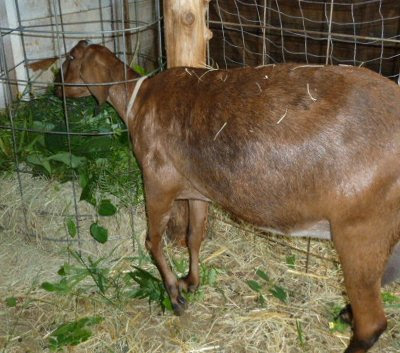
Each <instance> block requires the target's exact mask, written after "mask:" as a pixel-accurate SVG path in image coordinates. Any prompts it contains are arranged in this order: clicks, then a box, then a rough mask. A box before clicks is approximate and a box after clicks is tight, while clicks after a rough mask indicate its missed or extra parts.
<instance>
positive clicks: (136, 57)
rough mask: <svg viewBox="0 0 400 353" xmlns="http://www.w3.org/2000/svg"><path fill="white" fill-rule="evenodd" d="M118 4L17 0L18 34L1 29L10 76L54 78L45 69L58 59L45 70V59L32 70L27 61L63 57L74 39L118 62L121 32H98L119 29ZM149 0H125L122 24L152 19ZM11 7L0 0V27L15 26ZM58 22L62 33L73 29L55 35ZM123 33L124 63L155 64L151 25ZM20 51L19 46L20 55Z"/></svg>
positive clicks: (11, 0)
mask: <svg viewBox="0 0 400 353" xmlns="http://www.w3.org/2000/svg"><path fill="white" fill-rule="evenodd" d="M59 3H61V6H62V8H61V13H62V17H61V18H60V16H59V14H60V10H59V8H58V4H59ZM122 4H123V1H122V0H121V1H109V0H63V1H60V2H59V1H57V0H56V1H54V0H18V1H17V6H18V8H19V13H20V18H21V25H22V26H24V27H25V30H24V34H23V37H22V36H21V35H20V33H19V32H13V33H10V34H8V33H7V32H6V31H5V30H2V38H3V45H4V46H6V47H8V50H6V53H7V57H6V60H5V61H6V63H7V67H8V69H11V68H13V67H15V66H17V67H16V68H15V69H13V70H11V72H10V75H11V78H18V79H20V80H26V79H29V80H33V81H35V82H51V81H52V80H53V78H54V74H53V72H52V70H51V69H52V68H53V69H54V68H55V67H57V66H59V61H56V62H55V63H54V65H52V66H51V67H50V68H46V65H47V62H45V63H44V67H42V68H40V69H37V67H36V68H35V71H34V70H32V68H31V67H30V65H31V64H32V63H34V62H37V61H38V60H43V59H46V58H54V57H59V56H60V55H64V54H65V51H68V50H69V49H70V48H72V47H73V46H74V45H75V44H76V42H77V41H78V40H80V39H90V40H91V41H92V42H94V43H103V44H105V45H106V46H108V47H109V48H110V49H111V50H112V51H115V52H116V53H117V54H118V55H119V56H120V58H121V59H122V60H124V58H125V56H124V55H122V53H123V51H124V40H123V37H122V33H117V34H112V33H105V34H104V35H101V34H100V33H101V31H102V30H103V31H111V30H116V29H120V30H122V29H123V28H124V26H123V22H122ZM154 4H155V1H154V0H130V1H129V16H128V17H129V21H130V22H129V24H127V25H126V27H130V28H134V27H137V26H140V25H144V24H146V23H150V22H153V21H154V20H155V6H154ZM17 6H16V4H15V0H3V1H1V4H0V21H1V25H0V27H2V28H8V27H10V28H16V27H18V25H19V22H18V17H17ZM54 6H56V8H55V7H54ZM56 13H57V16H56ZM101 19H102V22H101V21H100V20H101ZM126 19H127V18H126V17H125V20H126ZM61 21H62V22H63V24H64V31H67V32H75V33H70V34H68V33H67V34H65V36H64V37H62V35H57V33H56V31H57V29H58V30H59V31H61V30H62V27H61ZM34 30H36V31H38V30H39V31H43V32H47V33H37V32H33V31H34ZM79 32H82V33H79ZM126 36H127V37H128V40H129V41H130V43H131V45H130V46H129V45H128V47H131V48H132V51H133V52H134V53H130V55H128V56H127V60H129V63H131V62H133V63H138V64H140V65H141V66H145V67H146V68H147V69H154V67H155V66H156V65H157V64H158V63H157V60H156V54H157V51H156V48H157V43H156V40H157V33H156V26H153V27H152V28H151V29H149V30H145V31H143V32H140V33H139V34H129V33H127V34H126ZM125 44H126V42H125ZM23 49H25V55H24V50H23ZM0 50H1V47H0ZM128 54H129V53H128ZM49 63H51V62H49ZM3 64H4V63H3ZM47 66H48V65H47ZM27 68H28V70H27ZM39 86H40V84H38V85H36V86H35V89H36V90H39V91H40V87H39ZM42 86H43V87H45V86H44V85H42ZM24 88H25V85H24V84H20V85H19V87H18V91H19V92H20V93H22V92H23V91H24ZM14 93H15V92H14ZM4 105H5V103H4V87H3V86H2V85H0V108H1V107H4Z"/></svg>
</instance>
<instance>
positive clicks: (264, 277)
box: [256, 269, 269, 282]
mask: <svg viewBox="0 0 400 353" xmlns="http://www.w3.org/2000/svg"><path fill="white" fill-rule="evenodd" d="M256 275H257V276H258V277H260V278H262V279H263V280H264V281H266V282H269V276H268V274H267V273H265V272H264V271H262V270H260V269H258V270H257V271H256Z"/></svg>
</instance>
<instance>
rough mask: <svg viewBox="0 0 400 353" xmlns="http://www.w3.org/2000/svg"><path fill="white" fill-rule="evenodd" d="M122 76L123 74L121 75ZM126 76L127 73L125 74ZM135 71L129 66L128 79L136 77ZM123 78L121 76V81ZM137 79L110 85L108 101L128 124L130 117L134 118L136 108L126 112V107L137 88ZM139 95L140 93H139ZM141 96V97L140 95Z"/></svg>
mask: <svg viewBox="0 0 400 353" xmlns="http://www.w3.org/2000/svg"><path fill="white" fill-rule="evenodd" d="M121 76H122V75H121ZM123 76H125V75H123ZM135 76H136V75H135V73H134V72H133V71H132V69H130V68H127V78H128V80H131V79H134V78H135ZM122 80H123V78H121V81H122ZM135 84H136V81H134V82H128V83H126V84H125V83H120V84H116V85H113V86H111V87H110V91H109V96H108V99H107V101H108V102H109V103H110V104H111V105H112V106H113V107H114V108H115V110H116V111H117V112H118V114H119V116H120V117H121V119H122V120H123V121H124V122H125V124H126V125H128V118H130V119H132V116H133V115H134V108H133V109H132V111H131V112H129V113H128V114H126V108H127V106H128V102H129V99H130V98H131V95H132V92H133V90H134V89H135ZM138 96H139V95H138ZM138 98H139V97H138Z"/></svg>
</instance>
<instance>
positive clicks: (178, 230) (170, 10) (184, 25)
mask: <svg viewBox="0 0 400 353" xmlns="http://www.w3.org/2000/svg"><path fill="white" fill-rule="evenodd" d="M209 1H210V0H164V33H165V46H166V51H167V66H168V67H174V66H190V67H204V66H206V49H207V42H208V40H210V39H211V38H212V32H211V31H210V30H209V29H208V27H207V26H206V12H207V10H208V3H209ZM188 206H189V203H188V201H183V200H181V201H175V202H174V206H173V208H172V212H171V217H170V220H169V222H168V226H167V236H168V238H169V239H170V240H171V241H173V242H175V243H177V244H180V245H185V244H186V233H187V231H188V229H189V207H188Z"/></svg>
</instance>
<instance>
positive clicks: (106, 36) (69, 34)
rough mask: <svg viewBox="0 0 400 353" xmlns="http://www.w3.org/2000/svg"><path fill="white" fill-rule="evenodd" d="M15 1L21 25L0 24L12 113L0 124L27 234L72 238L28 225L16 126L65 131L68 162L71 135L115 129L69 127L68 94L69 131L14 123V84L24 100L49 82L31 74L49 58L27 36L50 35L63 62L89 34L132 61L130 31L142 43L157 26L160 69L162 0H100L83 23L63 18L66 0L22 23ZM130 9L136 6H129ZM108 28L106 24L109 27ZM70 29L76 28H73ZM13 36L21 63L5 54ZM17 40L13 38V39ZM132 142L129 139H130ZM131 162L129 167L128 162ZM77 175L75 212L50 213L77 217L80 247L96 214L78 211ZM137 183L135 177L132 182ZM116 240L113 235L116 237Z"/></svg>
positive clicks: (2, 75)
mask: <svg viewBox="0 0 400 353" xmlns="http://www.w3.org/2000/svg"><path fill="white" fill-rule="evenodd" d="M14 2H15V9H16V16H17V25H16V26H14V27H8V26H4V25H1V26H0V63H1V69H0V83H2V84H3V85H4V96H5V97H4V98H5V102H6V109H7V112H8V116H9V125H0V129H3V130H9V131H11V133H12V140H13V149H14V151H13V152H14V158H15V159H14V163H15V172H16V175H17V180H18V186H19V193H20V197H21V200H22V201H21V203H22V204H21V212H22V213H23V216H24V222H25V229H26V235H27V236H30V237H39V238H40V239H44V240H52V241H56V242H71V241H73V240H72V239H71V237H69V236H68V234H67V232H66V234H65V237H64V238H62V239H61V238H51V237H45V236H43V235H42V234H36V233H35V231H34V230H33V229H32V227H30V226H29V224H28V220H27V212H26V210H27V206H26V200H25V197H24V185H23V181H22V177H21V175H22V173H26V172H28V173H29V171H27V170H26V169H23V168H21V165H20V162H19V160H18V154H17V150H16V146H18V143H19V141H18V137H17V132H18V131H24V132H29V133H39V134H56V135H63V136H66V138H67V143H68V151H69V154H70V163H71V165H72V149H71V136H93V137H96V136H104V135H113V134H115V132H96V133H93V132H92V131H86V132H85V131H83V132H82V131H80V132H74V131H71V128H70V120H69V117H68V109H67V103H66V99H65V97H64V99H63V107H64V119H65V126H66V131H47V130H46V131H45V130H39V129H27V128H24V127H20V126H17V125H16V122H15V114H16V111H15V109H14V107H13V103H14V102H15V93H16V89H15V87H19V88H20V89H21V86H22V87H24V92H23V94H22V95H21V93H20V95H21V96H22V99H23V100H24V99H25V100H29V99H30V98H31V93H32V91H33V90H35V88H41V87H48V85H49V82H48V81H42V80H39V79H37V78H35V77H32V76H31V73H30V71H29V69H28V65H29V63H31V62H32V61H37V60H41V59H47V58H43V57H38V56H35V57H34V58H31V57H29V56H28V54H27V50H26V46H27V41H26V38H29V39H32V38H34V39H35V38H39V39H43V38H46V39H47V40H52V41H53V43H54V50H55V53H56V56H57V57H58V59H59V60H60V62H61V61H62V60H63V59H64V58H65V56H66V53H67V52H68V50H69V49H71V47H72V46H73V45H74V44H76V43H77V42H78V40H80V39H90V40H91V41H92V42H94V43H101V44H103V45H108V46H110V45H112V46H113V49H114V52H115V53H116V54H117V56H119V57H120V58H121V59H122V60H123V61H124V62H125V63H128V64H129V62H128V60H127V56H128V55H132V54H133V53H132V52H128V51H127V43H128V42H127V40H126V39H127V36H130V39H132V38H133V39H135V42H136V43H138V42H139V40H140V36H141V35H143V33H144V32H146V31H149V30H150V31H154V32H155V33H156V35H155V38H154V40H153V42H152V46H153V47H154V49H155V52H156V58H153V59H155V65H153V66H155V70H154V71H157V70H158V69H160V68H161V67H162V66H163V59H162V41H161V20H162V18H161V13H160V3H159V1H158V0H135V1H133V2H131V3H130V4H128V7H127V8H126V7H125V6H124V5H126V4H127V3H126V2H124V0H109V1H107V3H106V1H104V0H98V8H97V9H96V10H97V11H98V18H99V20H98V21H86V22H85V21H83V22H65V21H64V17H65V12H64V11H63V6H62V2H61V1H60V0H49V6H51V13H52V16H51V17H48V18H47V21H46V23H44V24H30V25H27V24H24V23H23V21H22V19H21V14H22V13H21V11H22V10H21V6H20V2H19V0H14ZM139 3H147V4H148V5H149V6H151V7H152V17H153V18H152V20H151V21H149V22H147V23H145V22H144V21H141V20H140V19H139V16H140V15H139V11H138V5H139ZM129 5H130V6H131V7H132V6H133V7H134V9H133V13H134V16H135V18H134V20H130V21H127V20H126V18H127V17H126V16H125V15H126V13H125V11H128V10H129ZM115 9H117V10H118V11H119V12H120V13H119V14H116V13H113V11H115ZM131 12H132V9H131ZM107 13H108V16H109V17H110V19H108V20H106V19H105V15H106V14H107ZM118 17H119V18H120V20H116V19H115V18H118ZM93 24H96V25H100V28H101V30H98V29H96V30H90V29H89V30H84V31H78V30H74V27H75V26H77V25H80V26H82V25H83V26H85V25H87V26H88V27H89V28H90V25H93ZM106 27H107V28H106ZM69 28H72V30H70V29H69ZM12 36H14V38H15V37H17V38H18V41H19V43H20V45H21V46H22V52H23V58H22V60H20V61H19V62H17V63H10V62H8V61H7V55H6V45H5V42H7V40H10V37H12ZM13 40H15V39H13ZM139 57H141V58H142V60H143V61H144V60H148V59H150V58H149V57H148V55H143V54H141V53H139ZM22 67H23V68H24V70H25V74H26V79H21V78H18V77H17V78H15V76H16V75H15V73H16V70H18V68H22ZM124 74H125V80H124V81H118V82H108V83H104V84H105V85H112V84H115V83H127V82H130V81H132V80H128V79H127V70H126V68H125V73H124ZM60 84H61V85H62V86H63V87H64V86H65V85H67V84H64V77H63V72H62V70H61V83H60ZM128 140H129V141H130V139H128ZM130 167H131V166H130ZM76 182H77V176H76V175H74V178H73V179H72V182H71V192H72V195H73V202H74V205H73V206H74V214H73V215H65V214H54V213H52V214H51V216H59V217H62V218H65V217H71V216H72V217H74V218H75V222H76V225H77V238H76V241H77V242H78V244H79V247H80V246H81V242H82V241H84V239H83V238H82V237H81V232H80V227H79V224H80V222H81V221H82V220H83V219H85V218H90V217H93V215H88V214H85V215H84V214H80V212H79V208H78V201H77V200H78V196H77V184H76ZM132 182H133V181H132ZM130 190H131V192H132V198H133V197H134V196H135V195H134V193H135V188H134V187H132V188H131V189H130ZM135 211H136V210H135V207H132V209H131V217H130V218H131V230H132V232H131V234H132V235H133V234H134V217H135ZM41 215H42V216H46V215H47V213H46V212H41ZM113 238H114V239H115V237H113Z"/></svg>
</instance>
